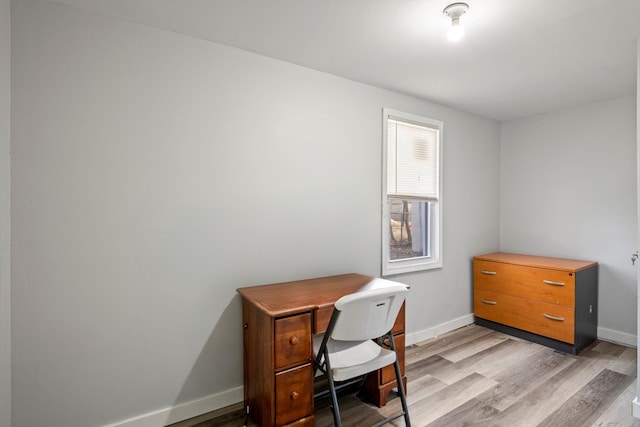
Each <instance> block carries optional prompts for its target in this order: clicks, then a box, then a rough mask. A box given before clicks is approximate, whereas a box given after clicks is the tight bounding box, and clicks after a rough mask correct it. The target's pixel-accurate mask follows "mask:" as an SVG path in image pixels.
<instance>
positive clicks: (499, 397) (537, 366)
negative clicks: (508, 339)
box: [478, 350, 575, 411]
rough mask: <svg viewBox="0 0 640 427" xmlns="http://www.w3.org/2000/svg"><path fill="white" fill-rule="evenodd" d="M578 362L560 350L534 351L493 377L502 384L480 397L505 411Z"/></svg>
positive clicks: (490, 404)
mask: <svg viewBox="0 0 640 427" xmlns="http://www.w3.org/2000/svg"><path fill="white" fill-rule="evenodd" d="M574 362H575V359H573V358H571V357H567V355H566V354H564V353H560V352H557V351H550V350H547V351H543V352H541V353H534V354H531V355H529V356H528V357H524V358H522V359H520V361H519V363H516V364H513V365H512V366H510V367H509V368H508V369H506V370H504V371H503V372H502V373H501V374H500V375H498V376H497V377H494V378H493V379H494V380H496V381H497V382H498V383H499V384H498V386H496V387H494V388H492V389H491V390H488V391H486V392H485V393H483V394H482V395H480V396H478V400H481V401H482V402H484V403H485V404H487V405H489V406H492V407H494V408H496V409H497V410H499V411H504V410H505V409H506V408H508V407H509V406H511V405H512V404H513V403H515V402H516V401H518V400H519V399H520V398H521V397H522V396H524V395H526V394H528V393H529V392H530V391H532V390H534V389H535V388H537V387H538V386H539V385H540V384H542V383H544V382H545V381H546V380H547V379H548V378H551V377H553V376H555V375H557V374H558V372H560V371H562V370H563V369H565V368H566V367H567V366H569V365H570V364H572V363H574Z"/></svg>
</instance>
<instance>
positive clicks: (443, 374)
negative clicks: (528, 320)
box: [429, 340, 520, 384]
mask: <svg viewBox="0 0 640 427" xmlns="http://www.w3.org/2000/svg"><path fill="white" fill-rule="evenodd" d="M519 346H520V344H519V343H518V342H516V341H512V340H505V341H502V342H500V343H499V344H496V345H494V346H493V347H491V348H488V349H485V350H483V351H480V352H478V353H475V354H473V355H472V356H470V357H467V358H466V359H462V360H461V361H459V362H457V363H453V364H451V365H449V366H446V367H444V368H442V369H440V370H438V371H430V372H429V373H430V374H431V375H433V376H434V377H436V378H438V379H440V380H442V381H444V382H446V383H448V384H453V383H455V382H457V381H459V380H461V379H462V378H464V377H466V376H468V375H470V374H472V373H474V372H479V373H482V372H484V371H489V370H492V369H493V368H495V366H496V361H497V360H503V359H508V358H509V357H510V355H511V354H512V353H513V352H514V351H516V349H517V348H519Z"/></svg>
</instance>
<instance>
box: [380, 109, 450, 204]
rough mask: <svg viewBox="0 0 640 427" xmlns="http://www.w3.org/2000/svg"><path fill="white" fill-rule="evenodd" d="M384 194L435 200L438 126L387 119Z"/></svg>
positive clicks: (436, 192)
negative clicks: (385, 186) (436, 127)
mask: <svg viewBox="0 0 640 427" xmlns="http://www.w3.org/2000/svg"><path fill="white" fill-rule="evenodd" d="M387 132H388V135H387V194H388V195H389V196H397V197H419V198H424V199H430V200H437V199H438V196H439V195H438V189H439V183H438V177H439V173H438V166H439V165H438V161H439V153H438V145H439V144H438V132H439V130H438V129H434V128H431V127H427V126H421V125H416V124H413V123H408V122H405V121H399V120H397V119H393V118H391V117H390V118H389V120H388V122H387Z"/></svg>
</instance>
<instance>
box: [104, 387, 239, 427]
mask: <svg viewBox="0 0 640 427" xmlns="http://www.w3.org/2000/svg"><path fill="white" fill-rule="evenodd" d="M243 399H244V392H243V388H242V387H236V388H233V389H231V390H226V391H224V392H222V393H216V394H211V395H209V396H206V397H203V398H201V399H196V400H192V401H191V402H185V403H181V404H179V405H176V406H170V407H168V408H163V409H159V410H157V411H153V412H149V413H147V414H142V415H139V416H137V417H133V418H129V419H127V420H123V421H120V422H117V423H115V424H109V425H107V426H105V427H164V426H166V425H168V424H172V423H177V422H179V421H184V420H188V419H189V418H193V417H197V416H198V415H202V414H206V413H207V412H212V411H215V410H218V409H221V408H225V407H227V406H230V405H233V404H235V403H238V402H242V400H243Z"/></svg>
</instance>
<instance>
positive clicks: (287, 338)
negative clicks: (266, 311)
mask: <svg viewBox="0 0 640 427" xmlns="http://www.w3.org/2000/svg"><path fill="white" fill-rule="evenodd" d="M275 323H276V326H275V328H276V330H275V349H274V350H275V367H276V369H282V368H287V367H290V366H294V365H296V364H300V363H305V362H308V361H311V357H312V356H311V355H312V351H313V350H312V348H311V313H302V314H298V315H295V316H290V317H283V318H280V319H276V322H275Z"/></svg>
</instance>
